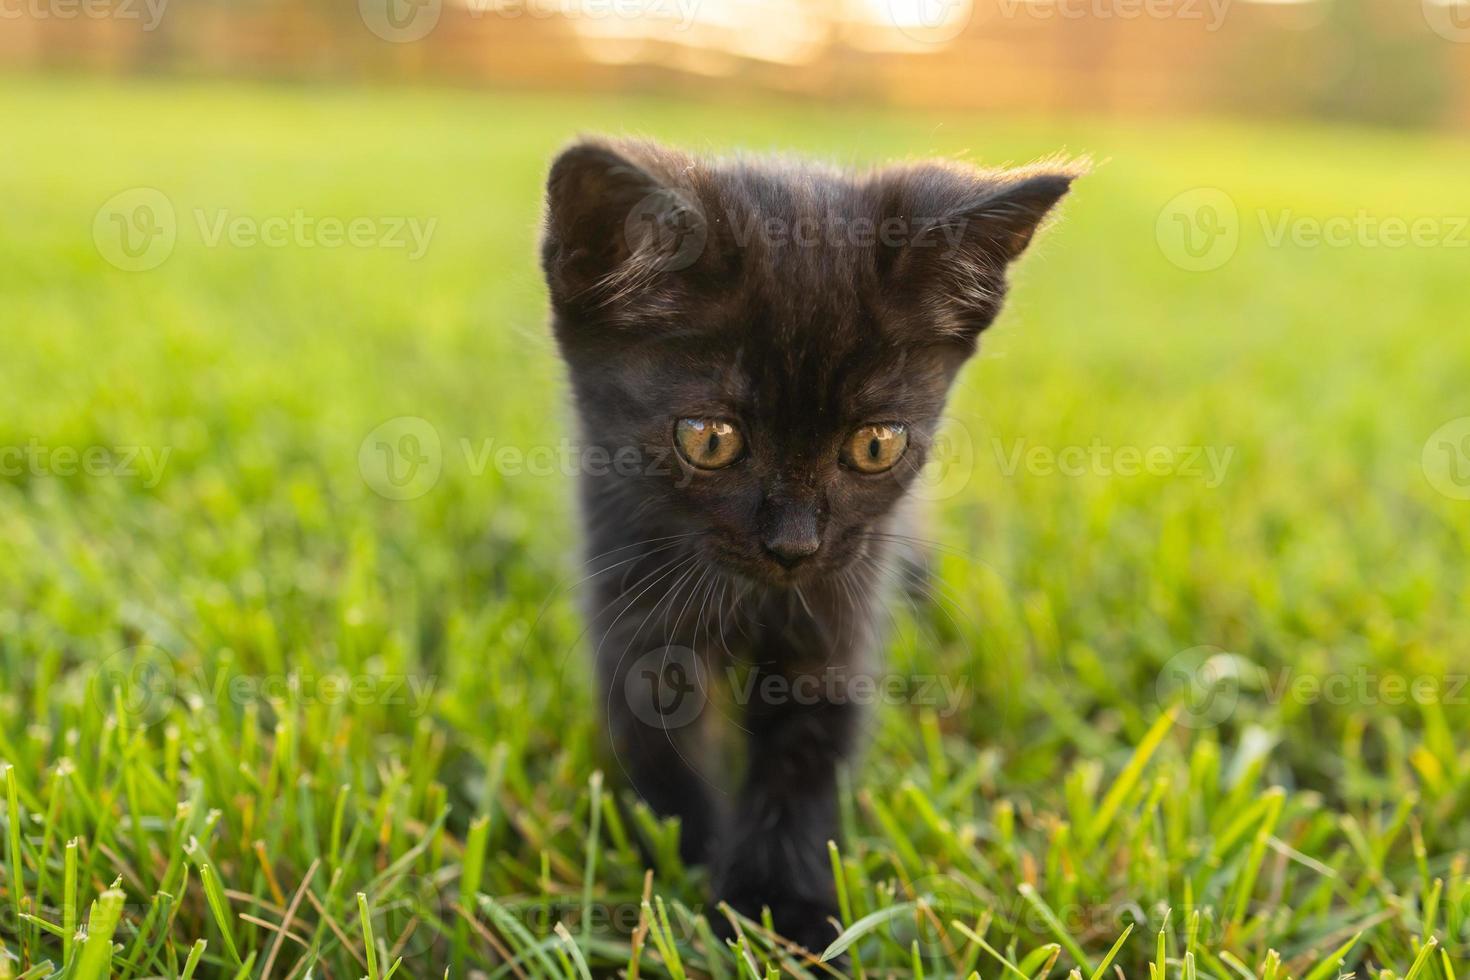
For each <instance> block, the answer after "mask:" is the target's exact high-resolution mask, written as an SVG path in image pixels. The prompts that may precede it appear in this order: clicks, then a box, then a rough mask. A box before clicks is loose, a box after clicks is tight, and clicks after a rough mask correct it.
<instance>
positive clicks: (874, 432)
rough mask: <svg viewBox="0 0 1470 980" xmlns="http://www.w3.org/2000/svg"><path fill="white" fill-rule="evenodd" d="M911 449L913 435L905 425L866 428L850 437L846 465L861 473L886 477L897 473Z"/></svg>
mask: <svg viewBox="0 0 1470 980" xmlns="http://www.w3.org/2000/svg"><path fill="white" fill-rule="evenodd" d="M908 446H909V434H908V431H907V430H905V429H904V427H903V426H901V425H865V426H863V427H862V428H861V429H858V430H857V431H855V432H854V433H853V434H852V435H850V436H848V437H847V445H845V446H843V447H842V461H843V462H844V463H846V464H847V465H848V466H851V467H852V468H853V469H855V470H857V471H858V472H860V473H882V472H884V471H885V470H891V469H893V464H894V463H897V462H898V461H899V460H900V459H901V458H902V457H903V451H904V450H905V449H907V448H908Z"/></svg>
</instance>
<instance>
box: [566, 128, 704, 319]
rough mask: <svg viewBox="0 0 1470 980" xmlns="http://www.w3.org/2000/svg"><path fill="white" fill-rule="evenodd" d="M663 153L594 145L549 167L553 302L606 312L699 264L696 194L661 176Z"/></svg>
mask: <svg viewBox="0 0 1470 980" xmlns="http://www.w3.org/2000/svg"><path fill="white" fill-rule="evenodd" d="M659 153H664V154H666V153H667V151H657V150H655V148H653V147H647V146H642V145H639V144H629V145H627V146H613V145H609V144H604V143H599V142H594V141H589V142H582V143H577V144H575V145H573V146H571V147H569V148H568V149H566V150H563V151H562V153H561V155H560V156H558V157H557V158H556V160H555V161H554V162H553V163H552V165H551V173H550V175H549V176H548V178H547V181H546V230H545V237H544V239H543V241H542V245H541V261H542V267H543V269H544V270H545V273H546V282H547V285H548V286H549V287H550V290H551V296H552V299H553V301H555V302H557V303H558V304H561V305H562V306H587V307H601V306H607V305H610V304H612V303H614V302H615V301H617V300H618V299H620V298H624V297H627V296H629V295H631V294H633V293H636V292H637V291H638V290H639V289H640V288H643V287H645V286H648V285H651V284H652V283H653V282H654V281H655V280H656V279H658V278H659V277H661V276H663V275H665V274H668V273H677V272H680V271H682V270H684V269H687V268H688V267H690V266H691V265H693V264H694V263H695V262H696V261H698V260H699V258H700V255H701V254H702V253H703V251H704V246H705V242H706V240H707V235H708V226H707V224H706V222H705V219H704V215H703V213H702V210H701V208H700V206H699V203H698V201H697V199H696V198H695V196H694V194H693V193H691V192H690V191H688V190H687V189H684V188H680V187H677V186H674V185H673V184H672V183H670V182H668V181H665V180H661V179H660V178H659V177H658V176H656V173H657V172H658V171H659V170H661V169H666V168H664V167H662V166H660V163H661V157H660V156H659V155H658V154H659ZM664 162H666V161H664Z"/></svg>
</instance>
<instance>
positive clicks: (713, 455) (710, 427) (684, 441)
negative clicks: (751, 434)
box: [674, 419, 745, 470]
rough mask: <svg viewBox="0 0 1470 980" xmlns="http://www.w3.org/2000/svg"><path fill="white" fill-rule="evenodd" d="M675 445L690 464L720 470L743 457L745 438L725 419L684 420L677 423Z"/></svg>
mask: <svg viewBox="0 0 1470 980" xmlns="http://www.w3.org/2000/svg"><path fill="white" fill-rule="evenodd" d="M674 445H675V446H677V447H678V449H679V455H680V456H683V457H684V459H685V460H687V461H688V462H689V465H690V466H694V467H697V468H698V469H701V470H717V469H720V468H721V467H724V466H729V465H730V464H731V463H733V462H735V461H736V460H737V459H739V458H740V454H741V453H743V452H744V451H745V437H744V436H742V435H741V434H740V430H739V429H737V428H735V426H734V425H733V424H731V423H729V422H725V421H723V420H721V419H680V420H679V421H677V422H675V423H674Z"/></svg>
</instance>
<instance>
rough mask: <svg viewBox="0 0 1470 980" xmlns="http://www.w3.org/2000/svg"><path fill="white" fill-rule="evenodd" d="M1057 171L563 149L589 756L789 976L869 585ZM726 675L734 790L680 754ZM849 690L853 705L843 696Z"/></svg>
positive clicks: (827, 890) (879, 584)
mask: <svg viewBox="0 0 1470 980" xmlns="http://www.w3.org/2000/svg"><path fill="white" fill-rule="evenodd" d="M1076 173H1077V171H1076V170H1075V169H1071V168H1068V167H1066V166H1044V167H1039V168H1029V169H1026V170H1021V171H1008V172H990V171H982V170H978V169H975V168H971V167H965V166H959V165H956V164H950V163H923V164H915V165H906V166H901V167H895V168H892V169H887V170H881V171H878V172H875V173H870V174H849V173H843V172H840V171H835V170H831V169H827V168H825V167H821V166H815V165H811V164H806V163H792V162H780V161H751V160H739V159H737V160H729V161H718V162H710V161H704V160H699V159H695V158H693V157H690V156H686V155H685V154H682V153H679V152H677V151H673V150H669V149H665V148H662V147H658V146H654V145H650V144H645V143H599V142H584V143H580V144H577V145H575V146H573V147H571V148H570V149H568V150H566V151H565V152H563V153H562V154H561V156H560V157H558V158H557V160H556V162H555V163H554V164H553V165H552V168H551V175H550V178H549V181H548V185H547V216H546V234H545V240H544V243H543V246H542V261H543V264H544V268H545V272H546V279H547V282H548V284H549V286H550V291H551V302H552V310H553V314H554V321H553V322H554V327H555V332H556V338H557V341H558V343H559V345H560V348H561V352H562V355H563V356H564V357H565V359H566V362H567V364H568V367H569V371H570V377H571V383H572V390H573V392H574V395H575V398H576V407H577V411H578V416H579V419H580V424H581V437H582V439H583V440H584V445H585V451H584V454H583V456H582V459H583V462H584V475H583V477H582V484H581V495H582V504H583V510H584V521H585V524H586V535H587V548H588V554H589V556H590V557H589V559H588V561H589V563H590V565H591V569H590V571H591V579H590V587H591V594H592V598H593V602H592V605H591V613H590V626H591V635H592V637H593V640H594V643H595V646H596V651H597V655H596V659H597V670H598V679H599V682H600V685H601V691H602V695H603V701H604V709H605V711H606V721H607V724H608V726H609V730H610V735H611V743H612V747H613V750H614V752H615V753H616V755H617V759H618V762H619V763H620V765H621V766H622V767H623V769H624V770H625V771H626V773H627V775H628V776H629V777H630V779H631V781H632V784H633V786H634V788H635V789H636V790H637V792H638V793H639V794H641V795H642V797H643V798H644V799H645V800H647V801H648V803H649V804H650V805H651V806H652V807H653V808H654V810H656V811H657V812H658V813H660V814H664V815H676V816H678V817H679V818H680V819H681V823H682V837H681V850H682V853H683V856H684V858H685V860H687V861H690V862H698V861H703V860H706V859H708V860H710V862H711V864H712V868H713V876H714V879H713V880H714V886H715V890H716V897H717V898H719V899H723V900H728V901H729V902H730V904H731V905H732V906H733V907H734V908H736V909H737V910H739V911H741V912H743V913H745V914H747V915H751V916H758V915H759V912H760V909H761V906H762V905H767V906H769V907H770V909H771V913H772V916H773V918H774V921H775V925H776V927H777V928H778V929H779V930H780V931H781V932H782V933H783V934H784V935H786V936H787V937H789V938H791V939H794V940H796V941H797V942H800V943H802V944H803V945H806V946H807V947H809V948H811V949H815V950H820V949H822V948H823V947H824V946H825V945H826V944H827V943H828V942H830V941H831V940H832V939H833V938H834V937H835V936H836V932H835V930H834V928H833V926H832V924H831V923H830V921H829V918H830V917H831V916H833V915H834V914H835V907H834V901H833V891H832V878H831V871H830V867H829V864H828V859H827V850H826V844H827V841H828V840H831V839H834V838H835V837H836V835H837V829H838V828H837V769H838V766H839V764H841V763H842V762H843V760H844V759H846V758H847V757H848V756H849V755H850V754H851V753H852V752H853V750H854V748H855V743H856V741H857V734H858V729H859V721H860V717H859V712H860V710H861V709H860V708H859V707H858V706H857V704H856V702H860V701H862V700H863V698H861V697H851V696H849V692H848V685H849V684H856V683H858V682H862V683H865V684H866V683H871V681H872V679H873V676H874V675H873V670H874V665H873V663H872V659H873V656H874V654H875V652H876V648H877V646H878V641H879V637H878V635H877V629H876V625H877V621H878V618H879V617H878V614H879V613H880V612H881V610H882V604H883V603H884V601H885V590H886V588H887V579H888V576H887V575H886V574H885V572H884V570H885V569H886V568H888V567H890V566H891V565H892V563H893V561H894V560H895V558H896V552H897V551H898V550H899V549H900V547H901V545H902V543H903V542H904V540H905V539H904V537H903V536H902V535H901V534H900V533H899V529H900V527H901V523H900V522H902V521H903V520H904V514H903V510H904V508H903V507H902V503H903V501H904V498H905V492H906V490H907V489H908V488H909V487H910V485H911V483H912V482H913V480H914V479H915V477H916V476H917V474H918V472H919V470H920V468H921V467H922V466H923V465H924V461H925V456H926V454H927V453H928V452H929V450H930V446H931V441H932V440H933V437H934V434H935V427H936V426H937V424H938V421H939V417H940V414H941V412H942V410H943V407H944V401H945V395H946V392H947V391H948V389H949V386H950V383H951V382H952V381H953V379H954V377H955V374H956V372H958V371H959V369H960V367H961V365H963V364H964V363H965V361H966V359H967V358H969V357H970V355H971V354H973V353H974V351H975V348H976V339H977V336H978V335H979V333H980V331H982V330H983V329H984V328H985V327H986V326H987V325H989V323H990V322H991V321H992V320H993V319H994V318H995V315H996V313H997V312H998V310H999V308H1000V304H1001V299H1002V296H1003V295H1004V293H1005V270H1006V266H1007V264H1008V263H1010V262H1011V261H1012V260H1013V259H1015V258H1016V257H1017V256H1018V255H1020V253H1021V251H1022V250H1023V249H1024V248H1025V247H1026V245H1027V243H1028V242H1029V241H1030V239H1031V236H1032V233H1033V232H1034V231H1035V229H1036V227H1037V225H1038V223H1039V222H1040V221H1041V219H1042V218H1043V217H1044V216H1045V215H1046V213H1047V211H1048V210H1049V209H1050V208H1051V207H1052V206H1053V205H1054V204H1056V203H1057V201H1058V200H1059V199H1060V198H1061V197H1062V195H1064V194H1065V193H1066V192H1067V188H1068V186H1069V185H1070V183H1071V181H1072V179H1073V177H1074V176H1076ZM716 675H719V676H722V677H723V676H727V675H729V676H734V677H735V678H736V682H735V683H734V684H732V685H731V687H732V689H733V692H734V694H733V698H732V699H733V700H734V701H735V702H736V703H737V705H738V708H739V711H740V714H739V716H738V717H737V718H736V719H735V720H736V721H737V723H738V724H739V725H740V726H741V727H742V728H743V730H744V732H745V736H746V742H747V745H746V748H747V759H748V763H747V765H746V772H745V775H744V778H743V780H742V781H741V786H740V788H739V790H738V794H737V795H736V797H735V803H734V806H733V808H728V809H727V808H724V807H719V806H717V805H716V801H717V799H719V798H720V797H721V796H723V793H722V791H720V790H718V789H715V788H714V786H713V781H712V780H711V779H710V777H709V771H710V770H709V767H708V766H707V765H706V764H705V753H704V752H703V751H702V749H701V737H700V736H701V734H702V733H701V728H702V727H703V725H702V722H703V721H704V720H705V716H708V715H717V714H720V712H717V711H705V710H704V709H705V707H706V706H707V705H709V704H712V703H714V702H711V701H709V700H708V697H707V694H708V692H709V684H710V681H711V678H713V677H714V676H716ZM855 679H857V680H855Z"/></svg>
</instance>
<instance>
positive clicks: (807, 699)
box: [715, 657, 863, 953]
mask: <svg viewBox="0 0 1470 980" xmlns="http://www.w3.org/2000/svg"><path fill="white" fill-rule="evenodd" d="M783 660H786V658H785V657H778V658H777V659H776V660H773V661H768V662H767V663H765V664H763V665H762V667H761V668H759V669H758V670H757V676H755V677H753V678H751V680H752V683H750V684H748V685H745V690H747V691H748V692H749V696H750V703H749V704H748V706H747V709H746V720H745V727H746V728H747V729H748V731H749V739H748V743H749V749H750V757H749V768H748V771H747V774H746V777H745V782H744V785H743V787H742V790H741V793H740V796H739V799H738V802H737V804H736V812H735V815H734V820H733V825H732V827H731V833H730V835H729V837H728V839H727V840H726V841H725V842H724V843H723V845H722V846H723V853H722V857H721V862H720V867H719V871H718V876H717V880H716V883H715V887H716V892H717V896H718V898H720V899H722V900H724V901H727V902H729V903H730V905H731V906H732V907H734V908H735V909H736V911H738V912H740V913H741V914H743V915H746V916H748V917H751V918H754V919H757V920H759V918H760V911H761V907H762V906H769V907H770V909H771V917H772V920H773V922H774V924H775V927H776V929H777V931H778V932H780V933H781V934H782V935H783V936H785V937H786V938H788V939H791V940H794V941H795V942H798V943H800V944H801V945H803V946H805V947H807V948H808V949H810V950H813V951H814V952H818V953H820V952H821V951H822V950H823V949H824V948H825V947H826V946H827V944H828V943H830V942H831V941H832V940H833V939H835V938H836V937H837V930H836V928H834V927H833V925H832V923H831V922H830V921H829V920H830V919H833V918H835V917H836V916H837V905H836V898H835V894H834V890H833V882H832V870H831V864H830V861H829V859H828V856H827V842H828V841H829V840H836V839H837V836H838V812H837V770H838V767H839V766H840V765H841V763H842V762H843V760H845V759H846V758H848V757H849V756H850V755H851V754H852V752H853V751H854V749H855V748H856V743H857V736H858V731H859V727H860V724H861V721H862V711H863V709H862V707H861V706H859V705H857V704H854V703H853V702H852V700H851V698H848V697H846V696H845V691H844V681H843V677H844V675H845V673H846V672H845V671H842V670H839V669H837V668H833V667H830V666H829V665H826V664H821V665H818V666H815V667H812V666H810V665H808V666H806V667H802V666H798V665H794V664H791V663H789V662H787V663H783ZM768 678H775V679H774V680H768Z"/></svg>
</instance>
